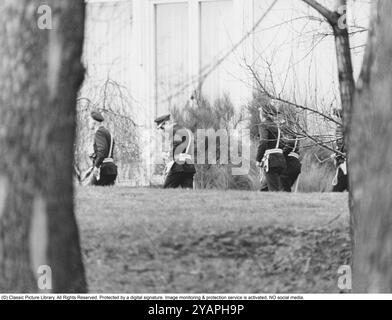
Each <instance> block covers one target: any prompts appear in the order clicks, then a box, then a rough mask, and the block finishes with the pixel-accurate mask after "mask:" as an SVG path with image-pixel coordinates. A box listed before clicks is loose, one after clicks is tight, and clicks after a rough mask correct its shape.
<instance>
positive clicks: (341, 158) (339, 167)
mask: <svg viewBox="0 0 392 320" xmlns="http://www.w3.org/2000/svg"><path fill="white" fill-rule="evenodd" d="M338 112H339V111H335V113H338ZM336 151H337V152H336V153H335V154H334V161H335V167H336V174H335V177H334V179H333V181H332V186H333V189H332V191H333V192H344V191H348V175H347V161H346V147H345V143H344V136H343V126H341V125H338V126H337V127H336Z"/></svg>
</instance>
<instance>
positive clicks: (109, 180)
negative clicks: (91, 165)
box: [96, 175, 117, 187]
mask: <svg viewBox="0 0 392 320" xmlns="http://www.w3.org/2000/svg"><path fill="white" fill-rule="evenodd" d="M116 178H117V175H103V176H101V177H100V179H99V180H98V181H97V183H96V185H97V186H102V187H105V186H113V185H114V184H115V182H116Z"/></svg>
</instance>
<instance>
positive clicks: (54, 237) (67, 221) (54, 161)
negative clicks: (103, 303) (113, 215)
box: [0, 0, 87, 293]
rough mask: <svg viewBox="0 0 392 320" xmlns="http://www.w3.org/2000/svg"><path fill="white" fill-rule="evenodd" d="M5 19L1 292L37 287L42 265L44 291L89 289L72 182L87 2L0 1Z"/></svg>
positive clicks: (1, 29) (0, 68)
mask: <svg viewBox="0 0 392 320" xmlns="http://www.w3.org/2000/svg"><path fill="white" fill-rule="evenodd" d="M43 3H44V4H46V5H48V6H49V7H50V9H51V14H52V15H51V17H52V19H53V20H52V23H53V29H52V30H42V29H39V28H38V25H39V24H37V22H39V19H40V17H42V16H43V15H41V14H43V13H45V14H49V16H50V12H49V13H48V12H42V11H37V9H38V8H39V6H40V5H42V4H43ZM41 9H42V8H41ZM0 20H1V21H2V23H1V24H0V43H1V46H0V77H1V79H0V150H1V153H0V292H37V291H40V289H42V288H39V285H38V283H39V281H40V278H41V276H42V275H46V276H50V274H49V273H44V272H43V271H42V269H39V267H40V266H42V265H47V266H49V267H50V268H51V271H52V274H51V276H52V278H51V279H52V290H50V282H46V286H45V287H44V289H46V290H47V291H51V292H63V293H66V292H86V291H87V285H86V280H85V273H84V267H83V263H82V257H81V250H80V244H79V233H78V228H77V225H76V221H75V216H74V211H73V183H72V162H73V141H74V131H75V106H76V95H77V91H78V89H79V86H80V84H81V82H82V80H83V74H84V69H83V66H82V64H81V53H82V45H83V33H84V1H83V0H72V1H64V0H48V1H45V2H42V1H40V0H31V1H28V0H18V1H14V0H3V1H1V2H0ZM48 22H49V21H46V22H45V21H44V22H43V24H44V26H45V25H46V26H48ZM41 24H42V21H41ZM41 272H42V274H41ZM48 283H49V286H48Z"/></svg>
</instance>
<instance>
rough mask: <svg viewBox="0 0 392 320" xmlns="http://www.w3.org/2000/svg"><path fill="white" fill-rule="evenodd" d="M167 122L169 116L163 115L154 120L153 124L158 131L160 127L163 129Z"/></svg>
mask: <svg viewBox="0 0 392 320" xmlns="http://www.w3.org/2000/svg"><path fill="white" fill-rule="evenodd" d="M168 121H170V114H165V115H163V116H160V117H158V118H156V119H155V120H154V122H155V123H156V125H157V128H158V129H161V128H162V127H164V125H165V124H166V123H167V122H168Z"/></svg>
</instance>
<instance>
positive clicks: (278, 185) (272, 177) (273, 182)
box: [264, 168, 283, 192]
mask: <svg viewBox="0 0 392 320" xmlns="http://www.w3.org/2000/svg"><path fill="white" fill-rule="evenodd" d="M280 173H281V169H278V168H270V169H269V171H268V172H264V174H265V178H266V181H267V185H268V191H275V192H276V191H282V189H283V188H282V182H281V180H280Z"/></svg>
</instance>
